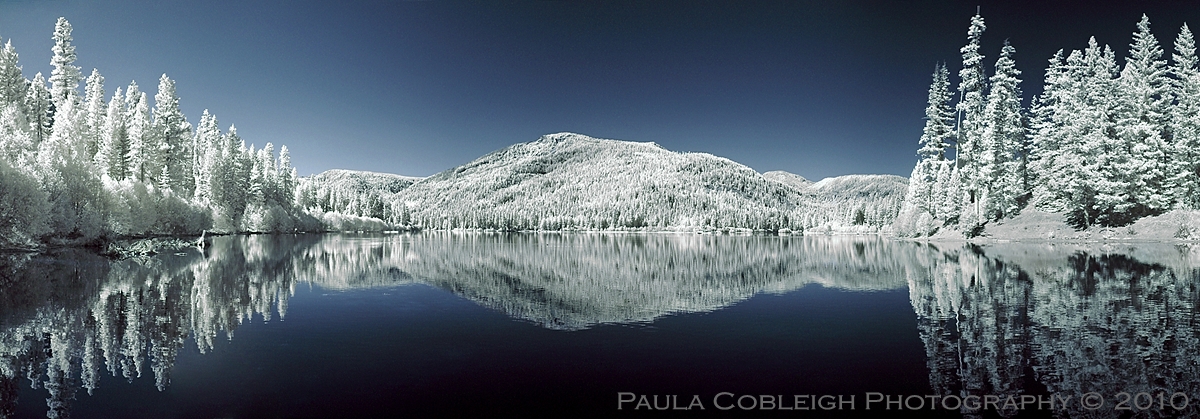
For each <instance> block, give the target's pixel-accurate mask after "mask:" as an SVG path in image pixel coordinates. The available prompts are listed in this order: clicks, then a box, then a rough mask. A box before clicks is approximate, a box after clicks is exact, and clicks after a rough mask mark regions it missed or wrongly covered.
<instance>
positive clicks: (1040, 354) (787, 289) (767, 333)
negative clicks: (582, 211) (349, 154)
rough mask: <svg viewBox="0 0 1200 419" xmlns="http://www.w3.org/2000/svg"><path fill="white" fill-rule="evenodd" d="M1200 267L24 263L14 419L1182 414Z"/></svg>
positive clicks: (2, 313)
mask: <svg viewBox="0 0 1200 419" xmlns="http://www.w3.org/2000/svg"><path fill="white" fill-rule="evenodd" d="M1197 268H1200V248H1197V247H1189V246H1186V245H1168V244H1114V245H1103V244H1092V245H1065V244H1016V243H1001V244H993V245H986V246H979V245H972V244H962V243H938V244H926V243H916V242H905V241H895V240H889V239H886V238H879V237H875V236H833V237H827V236H817V237H812V236H806V237H799V236H793V237H776V236H727V235H693V234H598V233H574V234H566V233H563V234H557V233H555V234H533V233H528V234H501V233H449V232H446V233H417V234H326V235H254V236H223V237H214V238H210V239H209V241H208V244H207V246H205V247H204V248H203V249H200V248H191V249H187V250H183V251H179V252H173V253H169V254H161V255H156V256H150V257H141V258H131V259H124V260H109V259H106V258H103V257H100V256H97V255H95V254H94V253H92V252H89V251H87V250H79V249H60V250H55V251H52V252H49V253H47V254H25V253H3V254H0V417H43V416H48V417H67V416H71V417H75V418H91V417H96V418H117V417H128V418H142V417H144V418H241V417H393V416H447V415H458V414H471V415H479V416H483V415H487V416H520V415H527V414H532V413H545V412H551V413H557V414H561V415H581V414H593V415H594V414H600V415H606V416H663V415H668V416H677V417H678V416H737V415H745V414H755V415H767V416H779V415H804V416H845V415H846V414H847V413H851V412H847V410H855V411H856V412H853V413H858V414H874V415H875V416H895V415H898V414H900V413H902V412H905V411H910V410H916V411H919V412H917V413H919V414H921V415H923V416H931V415H933V416H943V417H960V416H965V417H1122V416H1123V415H1124V416H1129V415H1133V416H1134V417H1142V416H1145V417H1172V416H1177V417H1186V416H1195V415H1196V414H1197V413H1200V412H1197V410H1198V409H1197V408H1196V407H1195V406H1196V405H1197V404H1200V379H1198V378H1197V377H1200V318H1198V317H1197V312H1198V311H1200V288H1198V287H1197V285H1198V283H1200V271H1198V270H1197Z"/></svg>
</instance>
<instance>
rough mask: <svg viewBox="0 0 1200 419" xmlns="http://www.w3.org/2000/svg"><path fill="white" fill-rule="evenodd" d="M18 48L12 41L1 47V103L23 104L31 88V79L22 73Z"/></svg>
mask: <svg viewBox="0 0 1200 419" xmlns="http://www.w3.org/2000/svg"><path fill="white" fill-rule="evenodd" d="M17 58H18V57H17V50H16V49H14V48H13V46H12V41H11V40H10V41H8V42H7V43H5V44H4V48H0V104H22V103H23V102H24V101H25V92H26V91H27V90H29V81H28V80H25V76H23V75H21V66H20V65H19V64H18V63H17Z"/></svg>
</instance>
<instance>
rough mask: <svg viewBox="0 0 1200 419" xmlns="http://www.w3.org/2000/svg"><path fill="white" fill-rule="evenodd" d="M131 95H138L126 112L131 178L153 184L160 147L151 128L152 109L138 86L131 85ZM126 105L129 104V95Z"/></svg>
mask: <svg viewBox="0 0 1200 419" xmlns="http://www.w3.org/2000/svg"><path fill="white" fill-rule="evenodd" d="M129 93H136V94H137V96H136V98H135V102H133V105H132V106H133V107H132V108H130V109H127V110H126V113H127V115H126V122H125V129H126V132H127V133H128V136H129V155H128V157H127V159H126V160H127V161H128V162H129V176H130V177H132V178H133V179H135V180H138V181H141V182H146V183H153V182H154V178H155V177H157V176H156V175H157V174H158V170H160V169H158V167H157V166H156V165H155V163H157V162H158V156H157V154H158V151H159V150H158V147H157V144H156V143H155V141H154V132H153V131H152V129H151V126H150V107H149V105H147V104H146V94H145V93H141V92H138V91H137V86H136V85H130V87H129ZM125 103H126V104H127V105H128V104H129V96H128V94H127V95H126V96H125Z"/></svg>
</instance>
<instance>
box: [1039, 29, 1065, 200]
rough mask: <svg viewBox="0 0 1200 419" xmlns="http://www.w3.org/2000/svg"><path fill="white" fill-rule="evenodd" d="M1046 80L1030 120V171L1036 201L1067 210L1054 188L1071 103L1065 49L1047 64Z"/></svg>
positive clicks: (1059, 51)
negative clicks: (1056, 168)
mask: <svg viewBox="0 0 1200 419" xmlns="http://www.w3.org/2000/svg"><path fill="white" fill-rule="evenodd" d="M1045 74H1046V75H1045V82H1044V83H1043V87H1042V94H1041V95H1039V96H1038V97H1036V98H1034V100H1033V105H1032V107H1031V108H1032V109H1031V110H1030V113H1031V114H1032V118H1031V122H1030V136H1031V137H1032V146H1031V149H1030V171H1031V172H1032V178H1033V179H1034V182H1033V187H1032V188H1031V190H1032V193H1033V202H1032V204H1033V205H1035V206H1038V207H1041V208H1043V209H1047V210H1050V211H1063V210H1064V208H1063V207H1061V206H1060V204H1061V202H1060V200H1058V197H1057V196H1056V195H1055V191H1054V190H1053V188H1052V185H1053V183H1052V181H1053V180H1054V178H1053V175H1054V170H1055V164H1057V163H1056V161H1057V160H1058V159H1059V158H1060V153H1061V152H1062V150H1063V144H1062V142H1061V140H1062V136H1061V135H1060V132H1061V130H1062V125H1061V124H1062V122H1063V119H1064V116H1065V115H1066V112H1067V108H1066V106H1067V104H1068V102H1069V101H1070V100H1071V98H1070V94H1071V92H1070V91H1069V89H1070V88H1071V78H1070V75H1069V74H1068V70H1067V67H1066V63H1065V62H1064V58H1063V50H1061V49H1060V50H1058V52H1056V53H1054V56H1053V57H1051V58H1050V65H1049V66H1047V67H1046V73H1045Z"/></svg>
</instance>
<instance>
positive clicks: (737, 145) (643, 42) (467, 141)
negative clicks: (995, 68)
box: [0, 1, 1200, 179]
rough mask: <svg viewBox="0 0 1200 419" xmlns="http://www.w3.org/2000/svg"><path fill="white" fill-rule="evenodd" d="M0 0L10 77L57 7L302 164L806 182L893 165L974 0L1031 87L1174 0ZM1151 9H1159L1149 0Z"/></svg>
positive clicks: (122, 81) (108, 69)
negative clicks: (644, 151)
mask: <svg viewBox="0 0 1200 419" xmlns="http://www.w3.org/2000/svg"><path fill="white" fill-rule="evenodd" d="M249 3H253V4H243V2H206V3H199V2H182V1H175V2H149V1H140V2H139V1H130V2H123V4H121V5H118V6H113V5H112V4H111V2H106V3H104V4H94V2H75V1H53V2H35V1H15V2H10V1H6V2H3V11H2V12H0V36H2V37H4V38H5V39H8V38H12V39H13V43H14V46H16V48H17V50H18V52H19V53H20V54H21V62H22V64H23V66H24V69H25V73H26V75H27V76H29V77H32V75H33V73H36V72H39V71H40V72H42V73H44V74H49V71H50V67H49V65H48V63H49V57H50V45H51V40H50V34H51V32H52V30H53V26H54V21H55V19H56V18H57V17H58V16H66V17H67V18H68V19H69V20H70V21H71V22H72V24H73V25H74V27H75V38H76V42H75V44H76V46H77V47H78V50H77V52H78V56H79V61H77V64H78V65H80V66H81V67H83V68H84V72H85V74H86V73H89V72H90V70H91V68H93V67H95V68H99V69H100V70H101V72H102V73H103V74H104V75H105V77H106V78H107V83H106V84H107V90H108V91H109V92H110V93H111V92H112V91H113V90H114V89H115V88H116V87H118V86H125V85H127V84H128V83H129V81H130V80H137V81H138V83H139V85H140V86H141V88H142V90H143V91H147V92H150V93H151V94H152V93H153V92H154V90H155V86H156V82H157V78H158V76H159V75H160V74H162V73H164V72H165V73H167V74H168V75H170V76H171V77H172V78H174V79H176V81H177V83H178V89H179V92H180V95H181V97H182V101H181V106H182V107H183V110H184V112H185V113H186V115H187V116H188V117H189V119H190V120H191V121H192V123H193V124H195V122H196V121H197V120H198V118H199V116H200V113H201V111H202V110H203V109H205V108H207V109H210V110H211V111H212V112H213V113H214V114H216V115H217V116H218V118H219V119H220V121H221V124H222V126H223V128H227V127H228V126H229V124H231V123H234V124H236V125H238V127H239V133H240V134H242V136H243V138H245V139H246V140H247V141H248V142H253V143H257V144H259V145H261V144H263V143H265V142H268V141H270V142H274V143H276V144H277V145H278V144H287V145H288V146H289V148H291V149H292V150H293V162H294V163H295V165H296V166H297V167H298V168H299V169H300V172H301V174H303V175H307V174H311V173H315V172H320V171H323V170H326V169H330V168H353V169H364V170H374V171H383V172H393V173H400V174H406V175H418V176H425V175H429V174H433V173H436V172H438V171H441V170H444V169H447V168H450V167H453V166H455V165H458V164H462V163H465V162H467V161H469V160H471V159H473V158H474V157H477V156H479V155H482V154H484V153H486V152H489V151H492V150H494V149H497V148H500V147H503V146H506V145H508V144H511V143H514V142H522V141H532V140H534V139H536V138H537V137H538V136H539V135H542V134H546V133H551V132H558V131H575V132H580V133H583V134H588V135H592V136H596V137H603V138H617V139H626V140H632V141H655V142H658V143H659V144H662V145H663V146H665V147H667V148H668V149H672V150H680V151H705V152H711V153H714V154H717V155H721V156H725V157H729V158H732V159H734V160H736V161H738V162H741V163H745V164H747V165H749V166H750V167H752V168H754V169H756V170H759V171H767V170H787V171H791V172H794V173H797V174H800V175H802V176H805V177H808V178H813V179H818V178H821V177H825V176H833V175H840V174H847V173H892V174H900V175H908V173H909V171H910V169H911V167H912V162H913V161H915V158H916V157H915V149H916V141H917V138H918V137H919V135H920V131H921V126H922V124H923V121H922V119H921V118H922V117H923V115H924V114H923V110H924V105H925V96H926V89H927V88H928V85H929V75H930V73H931V71H932V69H933V66H934V63H936V62H939V61H948V62H949V63H950V65H951V68H952V69H955V70H956V69H957V67H958V64H957V62H958V61H959V58H958V48H959V47H960V46H961V44H962V43H963V42H964V40H965V32H966V26H967V22H968V19H969V18H970V16H971V15H972V14H973V13H974V11H975V10H974V9H975V6H976V5H977V4H978V5H980V6H981V7H982V11H983V16H984V17H985V19H986V20H987V24H988V27H989V29H988V31H987V33H986V34H985V40H984V50H983V53H984V54H985V55H986V56H987V58H986V60H985V62H986V63H987V66H988V67H989V71H990V67H991V66H992V64H993V63H994V60H995V57H996V55H997V53H998V50H999V47H1000V45H1001V43H1002V42H1003V41H1004V40H1005V39H1009V40H1010V41H1011V42H1012V44H1013V45H1014V46H1015V47H1016V48H1017V63H1018V67H1019V68H1020V69H1022V70H1023V71H1024V75H1023V77H1024V78H1025V79H1026V80H1029V81H1030V82H1029V83H1026V84H1025V86H1024V87H1025V90H1026V91H1027V92H1030V93H1036V92H1037V91H1039V90H1040V78H1041V75H1042V74H1043V72H1044V68H1045V63H1046V59H1048V58H1049V57H1050V56H1051V55H1052V54H1053V53H1054V51H1055V50H1057V49H1059V48H1082V47H1083V46H1084V45H1086V41H1087V37H1088V36H1090V35H1096V36H1097V38H1098V40H1099V41H1100V42H1101V43H1108V44H1111V45H1112V46H1113V48H1114V49H1115V50H1116V51H1117V52H1118V55H1120V56H1123V54H1124V51H1125V50H1127V49H1128V44H1129V42H1130V34H1131V33H1132V32H1133V30H1134V29H1135V28H1134V27H1135V24H1136V22H1137V20H1138V18H1139V17H1140V15H1141V13H1143V12H1144V13H1147V14H1148V15H1149V16H1150V18H1151V19H1152V22H1153V29H1154V30H1155V33H1156V34H1157V35H1158V37H1159V40H1160V41H1161V42H1162V43H1163V45H1164V49H1166V50H1167V51H1168V53H1169V51H1170V50H1171V45H1172V42H1173V40H1174V37H1175V35H1176V34H1177V33H1178V30H1179V27H1180V25H1181V24H1182V23H1183V22H1184V21H1191V22H1192V23H1193V25H1196V24H1200V8H1196V7H1195V5H1194V4H1191V3H1189V2H1169V4H1168V5H1143V4H1135V3H1136V2H1128V3H1130V4H1127V5H1126V4H1122V5H1117V6H1113V5H1110V4H1104V5H1103V6H1097V5H1096V3H1094V2H1073V3H1075V4H1070V3H1066V2H1047V3H1051V4H1052V5H1040V6H1028V5H1015V4H1012V3H1014V2H999V1H976V2H970V3H969V4H968V3H965V2H952V1H906V2H896V1H873V2H868V1H859V2H834V1H830V2H824V3H823V4H814V3H816V2H791V1H786V2H784V1H763V2H740V1H706V2H690V1H689V2H670V1H653V2H646V1H617V2H598V1H583V2H578V1H504V2H462V1H410V2H352V3H353V4H344V3H342V2H296V1H289V2H283V1H268V2H249ZM1160 3H1167V2H1160Z"/></svg>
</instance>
